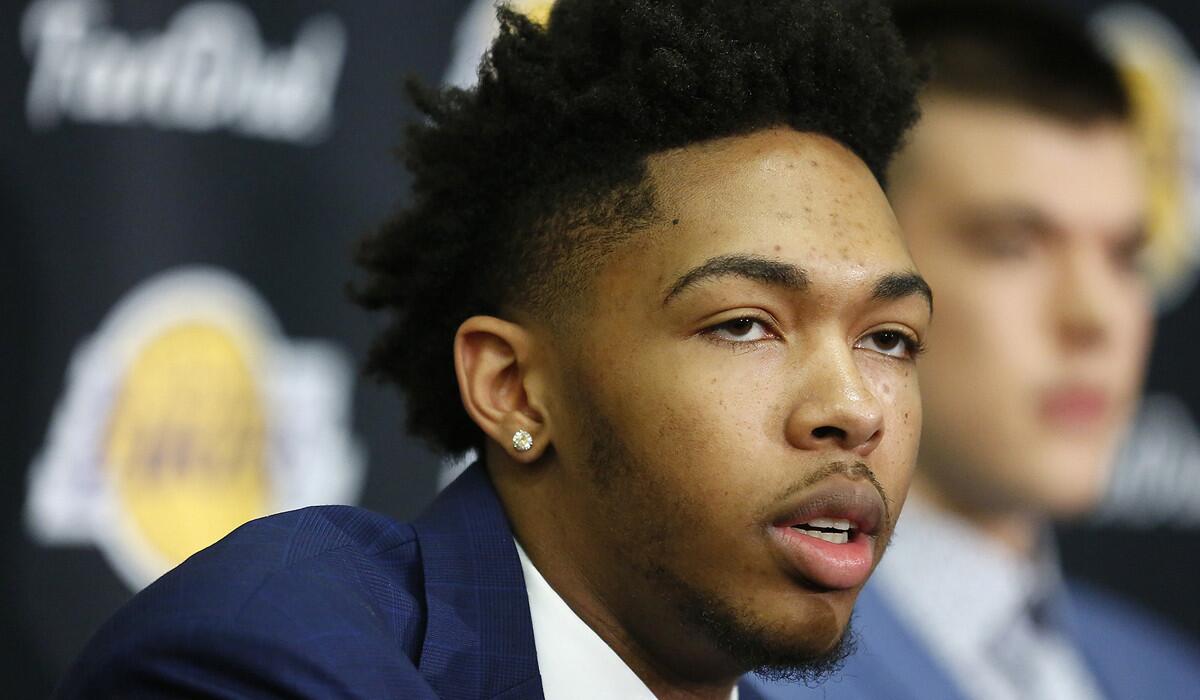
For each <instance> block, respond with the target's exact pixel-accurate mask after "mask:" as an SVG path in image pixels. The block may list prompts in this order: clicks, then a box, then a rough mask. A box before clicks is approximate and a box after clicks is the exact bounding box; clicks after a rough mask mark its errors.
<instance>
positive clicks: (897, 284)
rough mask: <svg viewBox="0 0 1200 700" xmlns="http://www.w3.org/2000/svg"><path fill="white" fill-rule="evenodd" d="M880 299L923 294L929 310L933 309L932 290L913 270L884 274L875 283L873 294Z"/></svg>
mask: <svg viewBox="0 0 1200 700" xmlns="http://www.w3.org/2000/svg"><path fill="white" fill-rule="evenodd" d="M872 296H874V297H875V298H876V299H878V300H880V301H892V300H896V299H904V298H905V297H910V296H923V297H925V303H927V304H929V310H930V311H933V290H932V289H930V288H929V284H928V283H927V282H926V281H925V279H924V278H923V277H921V276H920V275H918V274H917V273H915V272H901V273H892V274H889V275H884V276H883V277H881V278H880V279H879V281H878V282H876V283H875V290H874V293H873V295H872Z"/></svg>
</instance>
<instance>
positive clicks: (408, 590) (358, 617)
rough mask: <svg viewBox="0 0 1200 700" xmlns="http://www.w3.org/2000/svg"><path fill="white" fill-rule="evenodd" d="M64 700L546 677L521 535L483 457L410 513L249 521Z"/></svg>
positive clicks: (122, 631)
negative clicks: (406, 517)
mask: <svg viewBox="0 0 1200 700" xmlns="http://www.w3.org/2000/svg"><path fill="white" fill-rule="evenodd" d="M741 693H742V698H743V699H750V698H757V697H758V695H757V694H756V693H755V692H754V691H753V690H752V689H750V688H743V689H742V691H741ZM58 696H59V697H61V698H98V697H120V698H124V697H130V698H160V697H172V698H176V697H209V698H278V697H288V698H296V697H301V698H371V699H372V700H381V699H383V698H434V697H438V698H506V699H513V700H515V699H517V698H541V697H542V684H541V677H540V675H539V673H538V661H537V654H536V651H535V648H534V642H533V627H532V623H531V622H530V616H529V600H528V596H527V594H526V592H525V581H524V577H523V575H522V573H521V564H520V560H519V559H518V557H517V551H516V547H515V546H514V544H513V537H512V532H511V530H510V528H509V524H508V520H507V518H506V516H505V514H504V510H503V508H502V507H501V505H500V502H499V499H498V498H497V497H496V494H495V491H494V490H493V488H492V485H491V482H490V481H489V480H488V477H487V474H486V472H485V471H484V469H483V468H482V467H481V466H479V465H476V466H474V467H472V468H470V469H468V470H467V472H466V473H465V474H464V475H463V476H462V477H460V478H459V479H458V480H457V481H455V483H454V484H452V485H451V486H450V487H449V488H448V489H446V491H445V492H443V493H442V494H441V495H440V496H439V497H438V498H437V500H436V501H434V503H433V505H431V506H430V508H429V510H428V511H426V513H425V514H424V515H422V516H421V517H420V518H418V519H417V520H416V521H414V522H413V523H411V524H402V523H398V522H396V521H394V520H392V519H390V518H387V517H384V516H382V515H378V514H375V513H371V512H369V511H365V510H362V509H358V508H350V507H341V506H326V507H317V508H306V509H303V510H298V511H293V512H290V513H283V514H280V515H276V516H271V517H268V518H263V519H261V520H256V521H254V522H252V523H249V524H247V525H244V526H242V527H241V528H239V529H237V530H236V531H234V532H233V533H231V534H230V535H229V536H228V537H226V538H225V539H223V540H221V541H220V542H218V543H217V544H215V545H213V546H212V547H209V548H208V549H205V550H204V551H202V552H200V553H198V554H196V555H195V556H193V557H191V558H190V559H188V560H187V561H186V562H184V563H183V564H182V565H180V566H179V567H178V568H176V569H175V570H174V571H172V572H170V573H168V574H167V575H165V576H163V577H162V578H161V579H159V580H158V581H156V582H155V583H154V584H153V585H151V586H149V587H148V588H147V589H146V590H144V591H142V592H141V593H140V594H138V595H137V596H135V597H134V598H133V600H131V601H130V602H129V604H128V605H126V606H125V607H124V608H122V609H121V610H120V611H119V612H118V613H117V614H116V615H115V616H114V617H113V618H112V619H111V620H110V621H109V622H108V623H106V624H105V626H104V627H103V628H101V630H100V631H99V632H98V633H97V634H96V636H95V637H94V638H93V639H92V641H91V642H90V643H89V644H88V647H87V649H85V651H84V653H83V654H82V656H81V657H80V658H79V660H78V661H77V662H76V664H75V666H74V668H73V669H72V670H71V672H70V673H69V674H68V676H67V677H66V678H65V679H64V680H63V682H62V684H61V685H60V687H59V690H58Z"/></svg>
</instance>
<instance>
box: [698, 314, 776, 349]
mask: <svg viewBox="0 0 1200 700" xmlns="http://www.w3.org/2000/svg"><path fill="white" fill-rule="evenodd" d="M705 333H708V334H709V335H711V336H713V337H714V338H716V339H718V340H722V341H725V342H727V343H753V342H756V341H759V340H767V339H769V338H774V337H776V336H775V334H774V333H773V332H772V331H771V329H770V328H768V327H767V324H766V323H765V322H763V321H760V320H758V319H756V318H751V317H749V316H745V317H742V318H735V319H731V320H729V321H725V322H724V323H718V324H717V325H715V326H712V327H711V328H709V329H707V330H706V331H705Z"/></svg>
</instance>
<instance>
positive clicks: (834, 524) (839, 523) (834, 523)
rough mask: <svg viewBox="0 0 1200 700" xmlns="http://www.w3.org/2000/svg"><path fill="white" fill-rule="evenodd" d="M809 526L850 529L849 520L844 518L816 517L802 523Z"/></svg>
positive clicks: (827, 528)
mask: <svg viewBox="0 0 1200 700" xmlns="http://www.w3.org/2000/svg"><path fill="white" fill-rule="evenodd" d="M804 524H805V525H808V526H810V527H819V528H823V529H825V530H847V531H848V530H850V521H849V520H846V519H845V518H817V519H815V520H809V521H808V522H807V523H804Z"/></svg>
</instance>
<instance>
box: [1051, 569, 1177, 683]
mask: <svg viewBox="0 0 1200 700" xmlns="http://www.w3.org/2000/svg"><path fill="white" fill-rule="evenodd" d="M1070 599H1071V605H1072V612H1073V618H1074V626H1075V628H1076V633H1077V638H1078V642H1079V644H1080V646H1081V647H1082V649H1083V651H1084V654H1085V656H1086V657H1087V659H1088V661H1089V663H1090V664H1091V666H1092V668H1093V670H1094V671H1095V672H1096V673H1097V675H1099V676H1101V677H1102V681H1103V682H1104V683H1105V685H1106V686H1108V690H1110V692H1111V694H1112V695H1113V697H1130V698H1133V697H1186V696H1188V695H1190V694H1192V693H1195V689H1196V688H1198V687H1200V648H1197V645H1196V642H1195V640H1193V639H1191V638H1188V637H1186V636H1185V635H1183V634H1182V633H1180V632H1179V631H1178V630H1176V629H1174V628H1173V627H1172V626H1171V625H1169V624H1167V623H1166V622H1165V621H1163V620H1161V619H1159V618H1157V617H1156V616H1155V615H1153V614H1151V613H1149V612H1148V611H1145V610H1143V609H1141V608H1139V607H1137V606H1135V605H1132V604H1130V603H1128V602H1126V601H1124V600H1121V599H1120V598H1118V597H1116V596H1114V595H1112V594H1109V593H1107V592H1105V591H1102V590H1100V589H1098V588H1095V587H1092V586H1088V585H1086V584H1082V583H1078V582H1072V583H1071V585H1070ZM1180 693H1182V694H1180Z"/></svg>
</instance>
